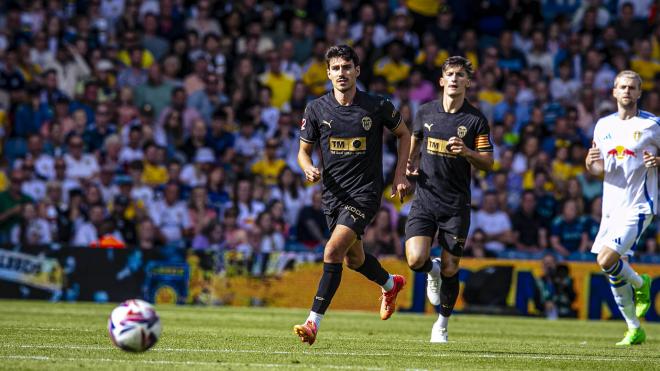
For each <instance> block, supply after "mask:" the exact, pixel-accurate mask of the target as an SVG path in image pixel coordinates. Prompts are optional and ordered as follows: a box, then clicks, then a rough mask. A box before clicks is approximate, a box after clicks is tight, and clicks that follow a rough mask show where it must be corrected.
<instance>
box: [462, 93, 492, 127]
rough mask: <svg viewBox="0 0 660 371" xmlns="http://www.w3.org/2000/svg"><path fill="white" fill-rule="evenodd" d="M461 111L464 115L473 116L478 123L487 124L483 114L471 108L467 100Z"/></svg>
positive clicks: (473, 107)
mask: <svg viewBox="0 0 660 371" xmlns="http://www.w3.org/2000/svg"><path fill="white" fill-rule="evenodd" d="M461 111H463V112H464V113H466V114H468V115H470V116H474V118H475V119H477V120H478V121H481V122H485V123H488V119H487V118H486V116H485V115H484V114H483V112H481V110H480V109H479V108H477V107H475V106H473V105H472V103H470V102H469V101H468V100H467V99H466V100H465V102H464V103H463V107H462V108H461Z"/></svg>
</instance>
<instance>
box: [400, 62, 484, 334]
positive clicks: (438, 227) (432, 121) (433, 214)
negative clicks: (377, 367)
mask: <svg viewBox="0 0 660 371" xmlns="http://www.w3.org/2000/svg"><path fill="white" fill-rule="evenodd" d="M472 74H473V70H472V64H471V63H470V62H469V61H468V60H467V59H465V58H463V57H458V56H454V57H450V58H448V59H447V60H446V61H445V62H444V63H443V65H442V76H441V77H440V87H441V89H442V99H437V100H434V101H432V102H428V103H426V104H424V105H422V106H421V107H419V110H418V112H417V115H416V116H415V119H414V121H413V133H412V137H411V145H410V157H409V159H408V164H407V169H406V174H407V175H408V176H412V177H416V178H417V190H416V191H415V199H414V200H413V204H412V206H411V209H410V214H409V216H408V220H407V222H406V258H407V260H408V266H410V268H411V269H412V270H414V271H416V272H426V273H428V276H427V286H426V293H427V296H428V298H429V301H430V302H431V304H433V305H440V315H439V318H438V320H437V321H436V322H435V324H434V325H433V328H432V331H431V342H433V343H445V342H447V324H448V322H449V316H450V315H451V312H452V310H453V309H454V304H456V299H457V298H458V289H459V282H458V274H457V273H458V264H459V262H460V259H461V256H462V255H463V245H464V243H465V239H466V237H467V233H468V228H469V227H470V197H471V196H470V170H471V169H470V166H474V167H476V168H477V169H481V170H491V168H492V166H493V155H492V152H493V146H492V144H491V141H490V129H489V127H488V121H487V120H486V118H485V117H484V115H483V114H482V113H481V112H480V111H479V110H478V109H477V108H475V107H474V106H472V105H471V104H470V103H469V102H468V101H467V100H466V99H465V93H466V90H467V88H468V87H469V86H470V79H471V77H472ZM436 233H437V234H438V242H439V244H440V246H441V247H442V257H441V259H438V258H436V259H433V260H431V259H430V249H431V244H432V242H433V239H434V237H435V236H436Z"/></svg>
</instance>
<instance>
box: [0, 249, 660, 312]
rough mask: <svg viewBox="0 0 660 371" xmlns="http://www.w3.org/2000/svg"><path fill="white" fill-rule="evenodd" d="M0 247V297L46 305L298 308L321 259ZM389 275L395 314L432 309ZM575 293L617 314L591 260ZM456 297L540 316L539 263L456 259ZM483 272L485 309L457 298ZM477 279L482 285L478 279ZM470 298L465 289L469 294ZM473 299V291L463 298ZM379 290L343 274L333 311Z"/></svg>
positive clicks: (422, 282) (416, 286) (580, 305)
mask: <svg viewBox="0 0 660 371" xmlns="http://www.w3.org/2000/svg"><path fill="white" fill-rule="evenodd" d="M14 250H18V249H7V248H4V249H2V248H0V297H5V298H31V299H48V300H52V301H59V300H64V301H74V300H82V301H98V302H105V301H113V302H117V301H122V300H125V299H129V298H136V297H144V298H146V299H147V300H150V301H152V302H156V303H179V304H184V303H194V304H208V305H235V306H272V307H301V308H307V307H309V305H310V304H311V300H312V299H311V298H313V296H314V294H315V293H316V287H317V284H318V280H319V277H320V273H321V271H322V264H321V263H313V262H306V261H313V260H314V257H313V256H311V255H310V256H305V255H304V254H291V253H283V254H273V255H272V256H270V259H269V263H268V265H267V268H266V272H263V273H264V274H262V275H258V276H255V275H254V274H251V270H250V267H249V262H247V261H246V260H245V259H243V258H242V257H241V256H238V255H237V254H236V253H227V254H225V255H224V257H223V260H224V262H223V264H224V265H223V269H222V270H220V271H219V272H217V271H216V268H217V266H213V264H209V263H208V262H205V261H204V258H203V256H201V257H200V255H198V254H189V255H188V257H187V259H186V260H185V261H143V260H142V256H141V253H140V251H139V250H138V249H98V248H76V247H49V248H46V249H44V248H41V249H36V248H35V249H34V251H30V249H21V250H20V251H14ZM381 262H382V264H383V266H384V267H385V268H386V269H388V270H389V271H390V272H396V273H399V274H403V275H404V276H405V277H406V278H407V280H408V285H407V286H406V288H405V289H404V291H403V292H402V293H401V294H400V295H399V299H398V305H399V308H400V309H401V310H403V311H409V312H417V313H422V312H426V313H432V312H433V311H434V310H435V308H434V307H433V306H431V305H430V304H429V303H428V301H427V300H426V291H425V288H426V275H425V274H419V273H418V274H414V272H412V271H410V269H408V267H407V265H406V263H405V262H404V261H401V260H399V259H395V258H384V259H381ZM564 264H565V266H566V267H567V268H568V272H569V274H570V276H571V277H572V279H573V288H574V290H575V293H576V298H575V301H574V302H573V305H572V307H573V309H574V310H575V313H576V314H577V317H578V318H581V319H609V318H620V314H619V311H618V309H617V307H616V303H615V302H614V299H613V297H612V294H611V292H610V287H609V282H608V281H607V279H606V278H605V276H604V275H603V274H602V272H601V271H600V269H599V268H598V267H597V266H596V264H594V263H593V262H566V263H564ZM461 267H462V268H461V270H460V272H459V278H460V281H461V295H459V299H458V302H457V305H456V308H455V309H456V311H457V312H462V311H463V312H475V311H479V310H481V311H482V312H488V313H501V314H518V315H540V314H541V313H539V312H538V310H537V309H536V306H535V305H534V296H535V289H536V281H535V278H536V277H540V276H541V275H542V266H541V261H539V260H511V259H470V258H465V259H463V261H462V262H461ZM635 267H636V269H637V271H638V272H640V273H648V274H649V275H650V276H651V277H652V279H653V282H652V285H651V302H652V305H651V309H650V310H649V313H648V314H647V316H646V319H647V320H649V321H660V313H659V312H660V295H658V294H659V291H660V265H654V264H635ZM480 272H486V273H487V274H490V276H486V277H487V279H486V280H485V281H486V282H487V283H488V285H486V286H484V287H483V290H481V292H478V293H477V294H478V295H477V296H479V297H481V298H486V299H487V300H489V303H491V304H489V305H488V306H487V307H486V308H484V307H479V308H477V310H475V306H474V305H472V306H471V305H470V304H468V302H466V300H465V294H466V292H465V291H466V290H465V288H466V285H465V283H466V282H468V281H469V280H470V278H471V277H472V278H476V277H478V276H479V274H477V273H480ZM482 281H483V279H482ZM472 294H474V293H472ZM472 296H475V295H472ZM379 297H380V289H379V288H378V287H377V286H376V285H375V284H374V283H372V282H370V281H368V280H366V279H365V278H364V277H363V276H362V275H360V274H359V273H356V272H354V271H352V270H350V269H345V270H344V273H343V276H342V283H341V286H340V289H339V291H338V292H337V294H336V295H335V297H334V299H333V302H332V307H333V309H349V310H367V311H376V310H378V308H379V300H378V299H379Z"/></svg>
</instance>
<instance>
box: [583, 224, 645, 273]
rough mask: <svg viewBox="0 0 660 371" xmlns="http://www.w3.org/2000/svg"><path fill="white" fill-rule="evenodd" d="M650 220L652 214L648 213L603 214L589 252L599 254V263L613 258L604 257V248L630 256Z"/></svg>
mask: <svg viewBox="0 0 660 371" xmlns="http://www.w3.org/2000/svg"><path fill="white" fill-rule="evenodd" d="M652 221H653V215H650V214H621V215H616V216H613V215H603V217H602V218H601V224H600V228H599V229H598V234H597V235H596V240H595V241H594V245H593V247H592V248H591V252H593V253H595V254H598V255H599V259H598V260H599V263H600V262H601V260H603V262H604V261H605V260H611V259H613V258H610V259H606V257H605V254H607V250H606V249H609V250H613V251H615V252H616V253H617V254H618V255H619V256H626V255H628V256H632V255H633V253H634V251H635V249H636V248H637V244H638V242H639V239H640V237H641V236H642V234H643V233H644V231H645V230H646V228H648V226H649V225H650V224H651V222H652ZM608 255H609V254H608ZM606 265H608V264H606Z"/></svg>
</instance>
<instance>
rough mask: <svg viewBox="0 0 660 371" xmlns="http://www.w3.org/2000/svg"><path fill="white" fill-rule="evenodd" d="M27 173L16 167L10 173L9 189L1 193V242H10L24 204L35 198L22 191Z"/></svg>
mask: <svg viewBox="0 0 660 371" xmlns="http://www.w3.org/2000/svg"><path fill="white" fill-rule="evenodd" d="M24 180H25V174H24V172H23V170H22V169H14V170H12V171H11V173H10V175H9V189H8V190H6V191H4V192H2V193H0V243H1V244H7V243H9V242H10V233H11V230H12V228H13V227H14V226H15V225H17V224H18V223H19V222H20V220H21V219H20V218H21V211H22V205H23V204H27V203H31V202H33V200H32V199H31V198H30V197H29V196H27V195H26V194H24V193H23V192H22V190H21V189H22V185H23V182H24Z"/></svg>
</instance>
